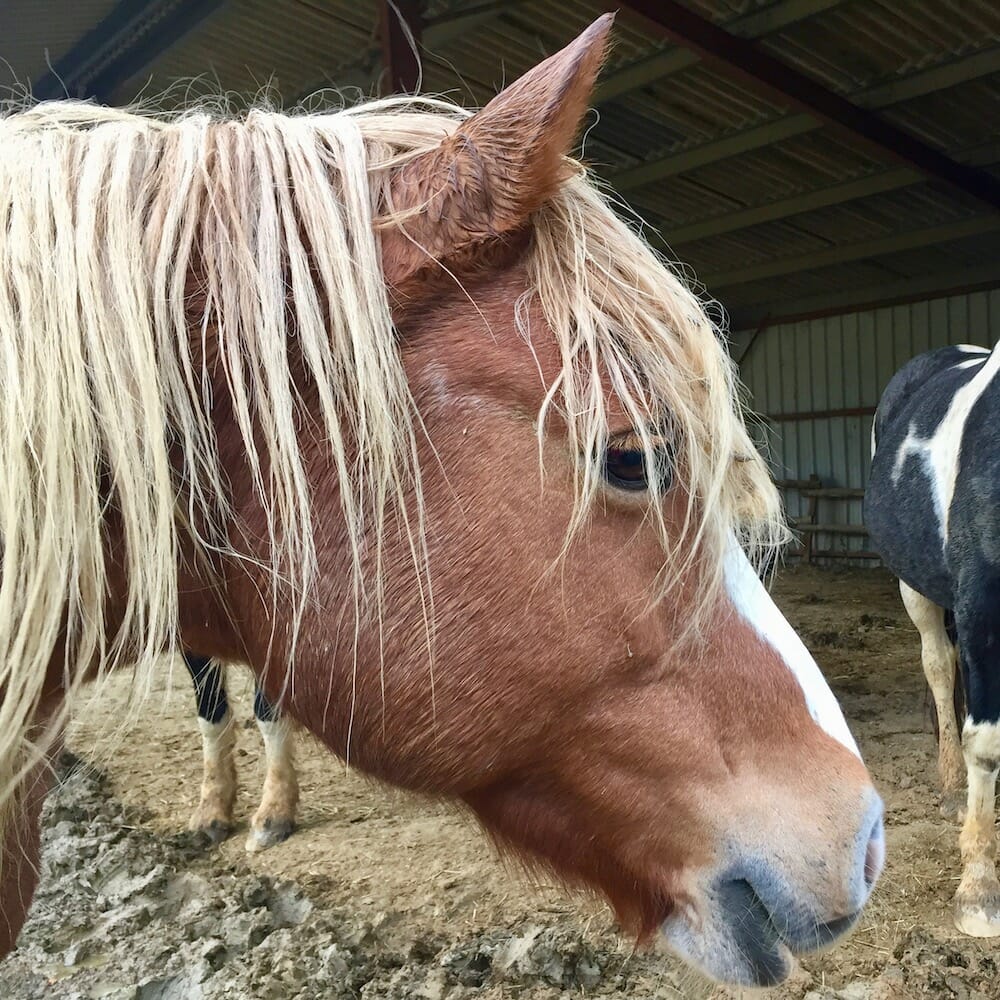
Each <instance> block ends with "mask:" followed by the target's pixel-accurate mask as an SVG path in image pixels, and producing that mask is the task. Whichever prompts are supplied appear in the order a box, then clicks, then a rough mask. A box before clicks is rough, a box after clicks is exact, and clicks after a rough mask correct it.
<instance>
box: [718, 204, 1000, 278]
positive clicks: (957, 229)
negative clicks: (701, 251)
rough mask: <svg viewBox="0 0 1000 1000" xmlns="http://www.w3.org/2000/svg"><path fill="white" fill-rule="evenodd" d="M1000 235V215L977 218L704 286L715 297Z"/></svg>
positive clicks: (740, 271)
mask: <svg viewBox="0 0 1000 1000" xmlns="http://www.w3.org/2000/svg"><path fill="white" fill-rule="evenodd" d="M997 231H1000V213H992V212H990V213H987V214H985V215H975V216H972V217H971V218H967V219H959V220H958V221H954V222H945V223H943V224H942V225H939V226H929V227H927V228H925V229H913V230H908V231H906V232H903V233H890V234H889V235H887V236H880V237H878V238H876V239H873V240H862V241H861V242H860V243H846V244H841V245H839V246H832V247H825V248H824V249H822V250H815V251H813V252H812V253H800V254H795V255H794V256H791V257H778V258H773V259H770V260H762V261H760V262H758V263H756V264H749V265H747V266H745V267H736V268H732V269H730V270H728V271H716V272H714V273H709V274H705V275H699V279H700V280H701V281H702V282H703V283H704V285H705V286H706V287H707V288H708V289H709V290H710V291H711V292H712V293H713V294H715V293H716V292H717V290H718V289H720V288H731V287H732V286H733V285H744V284H746V283H747V282H750V281H762V280H764V279H765V278H780V277H784V276H785V275H789V274H798V273H800V272H802V271H813V270H816V269H817V268H821V267H830V266H832V265H834V264H850V263H852V262H854V261H858V260H865V259H866V258H868V257H880V256H882V255H884V254H891V253H903V252H904V251H906V250H917V249H920V248H921V247H928V246H933V245H934V244H935V243H950V242H951V241H952V240H960V239H964V238H965V237H968V236H981V235H983V234H984V233H995V232H997Z"/></svg>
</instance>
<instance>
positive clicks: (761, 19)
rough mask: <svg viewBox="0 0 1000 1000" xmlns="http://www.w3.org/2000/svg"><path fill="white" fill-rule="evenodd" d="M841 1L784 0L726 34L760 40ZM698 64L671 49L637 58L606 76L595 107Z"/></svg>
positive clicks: (736, 22) (691, 55) (729, 26)
mask: <svg viewBox="0 0 1000 1000" xmlns="http://www.w3.org/2000/svg"><path fill="white" fill-rule="evenodd" d="M841 3H843V0H783V2H779V3H776V4H773V5H772V6H770V7H768V8H766V9H765V10H759V11H754V12H753V13H752V14H745V15H744V16H743V17H737V18H734V19H733V20H732V21H727V22H726V31H728V32H731V33H732V34H734V35H739V36H740V37H741V38H760V37H762V36H763V35H772V34H774V33H776V32H778V31H782V30H783V29H785V28H789V27H791V26H792V25H793V24H797V23H798V22H799V21H804V20H806V19H807V18H810V17H815V16H816V15H817V14H822V13H823V11H826V10H829V9H830V8H831V7H837V6H838V5H840V4H841ZM698 62H700V57H699V56H698V55H697V54H696V53H695V52H692V51H691V50H690V49H684V48H680V49H677V48H674V49H667V50H666V51H665V52H657V53H655V54H654V55H651V56H647V57H646V58H645V59H639V60H638V61H636V62H634V63H632V64H631V65H629V66H625V67H623V68H622V69H620V70H617V71H616V72H614V73H609V74H608V75H607V76H606V77H605V78H604V80H602V81H601V82H600V83H598V85H597V90H596V92H595V94H594V101H593V103H594V104H603V103H605V102H607V101H613V100H614V99H615V98H616V97H621V96H622V95H623V94H627V93H630V92H631V91H633V90H638V89H639V88H640V87H645V86H648V85H649V84H651V83H655V82H656V81H657V80H662V79H663V78H664V77H666V76H671V75H672V74H674V73H680V72H681V70H685V69H688V68H689V67H691V66H694V65H695V64H696V63H698Z"/></svg>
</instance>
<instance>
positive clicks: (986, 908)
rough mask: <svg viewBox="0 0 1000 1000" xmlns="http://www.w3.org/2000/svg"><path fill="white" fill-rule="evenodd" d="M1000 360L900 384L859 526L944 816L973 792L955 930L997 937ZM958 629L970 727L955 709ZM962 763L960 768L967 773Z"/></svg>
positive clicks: (884, 404) (885, 414)
mask: <svg viewBox="0 0 1000 1000" xmlns="http://www.w3.org/2000/svg"><path fill="white" fill-rule="evenodd" d="M998 368H1000V351H997V350H994V351H993V352H990V351H988V350H985V349H983V348H977V347H963V346H959V347H946V348H941V349H939V350H935V351H931V352H928V353H926V354H923V355H920V356H919V357H917V358H914V359H913V360H912V361H910V362H909V363H908V364H907V365H905V366H904V367H903V368H902V369H900V371H899V372H897V374H896V375H895V376H894V377H893V379H892V381H891V382H890V383H889V385H888V387H887V388H886V391H885V393H884V395H883V397H882V399H881V401H880V402H879V406H878V410H877V413H876V418H875V426H874V429H873V458H872V471H871V480H870V483H869V487H868V491H867V495H866V498H865V523H866V525H867V527H868V530H869V533H870V535H871V538H872V541H873V544H874V546H875V548H876V550H877V551H878V552H879V554H880V555H881V556H882V558H883V560H884V561H885V563H886V565H887V566H888V567H889V568H890V569H891V570H892V571H893V572H894V573H895V574H896V575H897V576H898V577H899V579H900V591H901V593H902V597H903V601H904V604H905V606H906V609H907V612H908V613H909V615H910V617H911V618H912V620H913V622H914V624H915V625H916V626H917V628H918V630H919V632H920V637H921V645H922V661H923V666H924V671H925V674H926V676H927V680H928V684H929V685H930V688H931V691H932V694H933V696H934V701H935V707H936V710H937V713H936V714H937V718H938V726H939V761H938V764H939V770H940V773H941V780H942V784H943V786H944V791H945V794H946V803H945V804H946V807H947V806H948V805H949V804H950V802H951V801H953V800H954V798H955V796H956V794H957V793H958V792H959V791H960V789H961V788H962V785H963V784H964V783H965V782H966V780H967V785H968V787H967V808H966V819H965V824H964V827H963V830H962V835H961V839H960V844H961V849H962V859H963V866H964V867H963V875H962V880H961V882H960V884H959V887H958V892H957V895H956V922H957V924H958V926H959V928H960V929H962V930H963V931H965V932H967V933H969V934H974V935H977V936H995V935H1000V883H998V881H997V875H996V868H995V856H996V840H995V837H996V834H995V820H994V794H995V785H996V779H997V773H998V769H1000V659H998V655H997V649H998V648H1000V523H998V521H997V511H998V510H1000V457H998V453H997V449H996V445H995V435H994V432H993V429H994V428H996V427H997V426H998V425H1000V424H998V422H1000V380H998V379H997V371H998ZM946 612H949V613H951V614H952V615H953V617H954V630H955V638H957V644H958V651H959V654H960V656H959V658H960V661H961V670H962V679H963V682H964V687H965V699H966V706H967V709H966V710H967V715H966V719H965V723H964V727H963V731H962V735H961V737H960V736H959V730H958V724H957V720H956V718H955V712H954V709H953V693H954V687H955V681H956V649H955V645H954V643H953V641H952V637H951V636H950V635H949V629H948V625H949V622H948V621H947V620H946ZM963 757H964V765H963Z"/></svg>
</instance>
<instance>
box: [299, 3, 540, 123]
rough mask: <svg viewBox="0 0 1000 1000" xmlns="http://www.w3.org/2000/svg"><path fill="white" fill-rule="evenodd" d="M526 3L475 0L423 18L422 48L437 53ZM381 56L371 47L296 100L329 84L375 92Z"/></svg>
mask: <svg viewBox="0 0 1000 1000" xmlns="http://www.w3.org/2000/svg"><path fill="white" fill-rule="evenodd" d="M524 2H525V0H490V2H487V3H475V4H472V5H469V6H465V7H458V8H453V9H452V10H449V11H448V12H447V13H445V14H442V15H440V16H439V17H435V18H433V19H431V20H426V21H423V31H422V33H421V38H420V39H419V42H420V45H419V48H420V49H422V50H423V51H424V52H427V53H433V51H434V50H435V49H438V48H442V47H444V46H446V45H449V44H450V43H451V42H453V41H455V40H456V39H458V38H461V37H462V36H463V35H465V34H466V32H469V31H475V30H477V29H478V28H482V27H485V26H486V25H487V24H489V23H490V21H494V20H496V19H497V18H498V17H500V15H501V14H503V13H504V12H505V11H506V12H508V13H509V12H510V11H511V10H513V9H515V8H516V7H518V6H519V5H520V4H522V3H524ZM411 30H412V29H411ZM380 55H381V50H380V49H371V50H369V51H368V52H366V53H365V54H364V56H363V57H362V58H361V59H360V60H358V61H357V62H353V63H351V64H350V65H349V66H341V67H340V68H338V69H335V70H334V71H333V72H332V73H331V74H329V75H327V77H326V78H325V79H324V80H322V81H320V82H317V83H315V84H312V85H310V86H309V87H308V88H307V89H306V90H304V91H303V92H302V93H301V94H299V96H298V97H296V98H295V100H294V101H293V102H292V103H293V104H300V103H301V102H302V101H304V100H306V99H307V98H309V97H311V96H312V95H313V94H315V93H316V92H317V91H320V90H324V89H326V88H328V87H335V88H336V89H338V90H350V89H353V88H357V89H358V90H361V91H363V92H366V93H367V92H369V91H371V90H372V89H373V87H374V84H375V82H376V80H377V78H378V76H379V75H380V69H381V64H380V63H379V57H380Z"/></svg>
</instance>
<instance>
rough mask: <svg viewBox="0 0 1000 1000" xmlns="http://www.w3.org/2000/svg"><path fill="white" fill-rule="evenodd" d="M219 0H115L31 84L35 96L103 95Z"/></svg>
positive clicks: (142, 66)
mask: <svg viewBox="0 0 1000 1000" xmlns="http://www.w3.org/2000/svg"><path fill="white" fill-rule="evenodd" d="M222 3H223V0H120V2H119V3H118V4H117V5H116V6H115V7H114V8H113V9H112V10H111V12H110V13H109V14H108V15H107V16H106V17H105V18H104V19H103V20H102V21H101V22H100V23H99V24H97V25H96V26H95V27H94V28H92V29H91V30H90V31H88V32H87V33H86V34H85V35H84V36H83V37H82V38H81V39H80V40H79V41H78V42H77V43H76V44H75V45H74V46H73V47H72V48H71V49H70V50H69V52H67V53H66V55H65V56H63V58H62V59H60V60H59V61H58V62H57V63H56V65H55V66H53V67H52V68H51V69H50V70H48V71H47V72H45V73H43V74H42V76H41V77H39V78H38V80H36V81H35V83H34V84H33V86H32V93H33V94H34V96H35V97H37V98H38V99H39V100H52V99H55V98H59V97H66V96H70V97H78V98H87V97H93V98H96V99H97V100H99V101H108V100H110V98H111V97H112V95H113V94H114V92H115V91H116V90H117V89H118V88H119V87H120V86H121V85H122V84H123V83H124V82H125V81H126V80H128V79H130V78H131V77H133V76H135V74H136V73H140V72H142V70H143V69H145V68H146V67H147V66H149V65H150V63H152V62H153V61H154V60H155V59H156V58H157V57H158V56H160V55H162V54H163V53H164V52H166V51H167V49H169V48H170V47H171V46H172V45H173V44H174V43H175V42H178V41H180V39H181V38H183V37H184V36H185V35H186V34H187V33H188V32H189V31H191V30H192V29H193V28H195V27H196V26H197V25H198V24H200V23H201V22H202V21H203V20H204V19H205V18H206V17H208V15H209V14H211V13H212V12H213V11H215V10H216V8H218V7H220V6H221V5H222Z"/></svg>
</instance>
